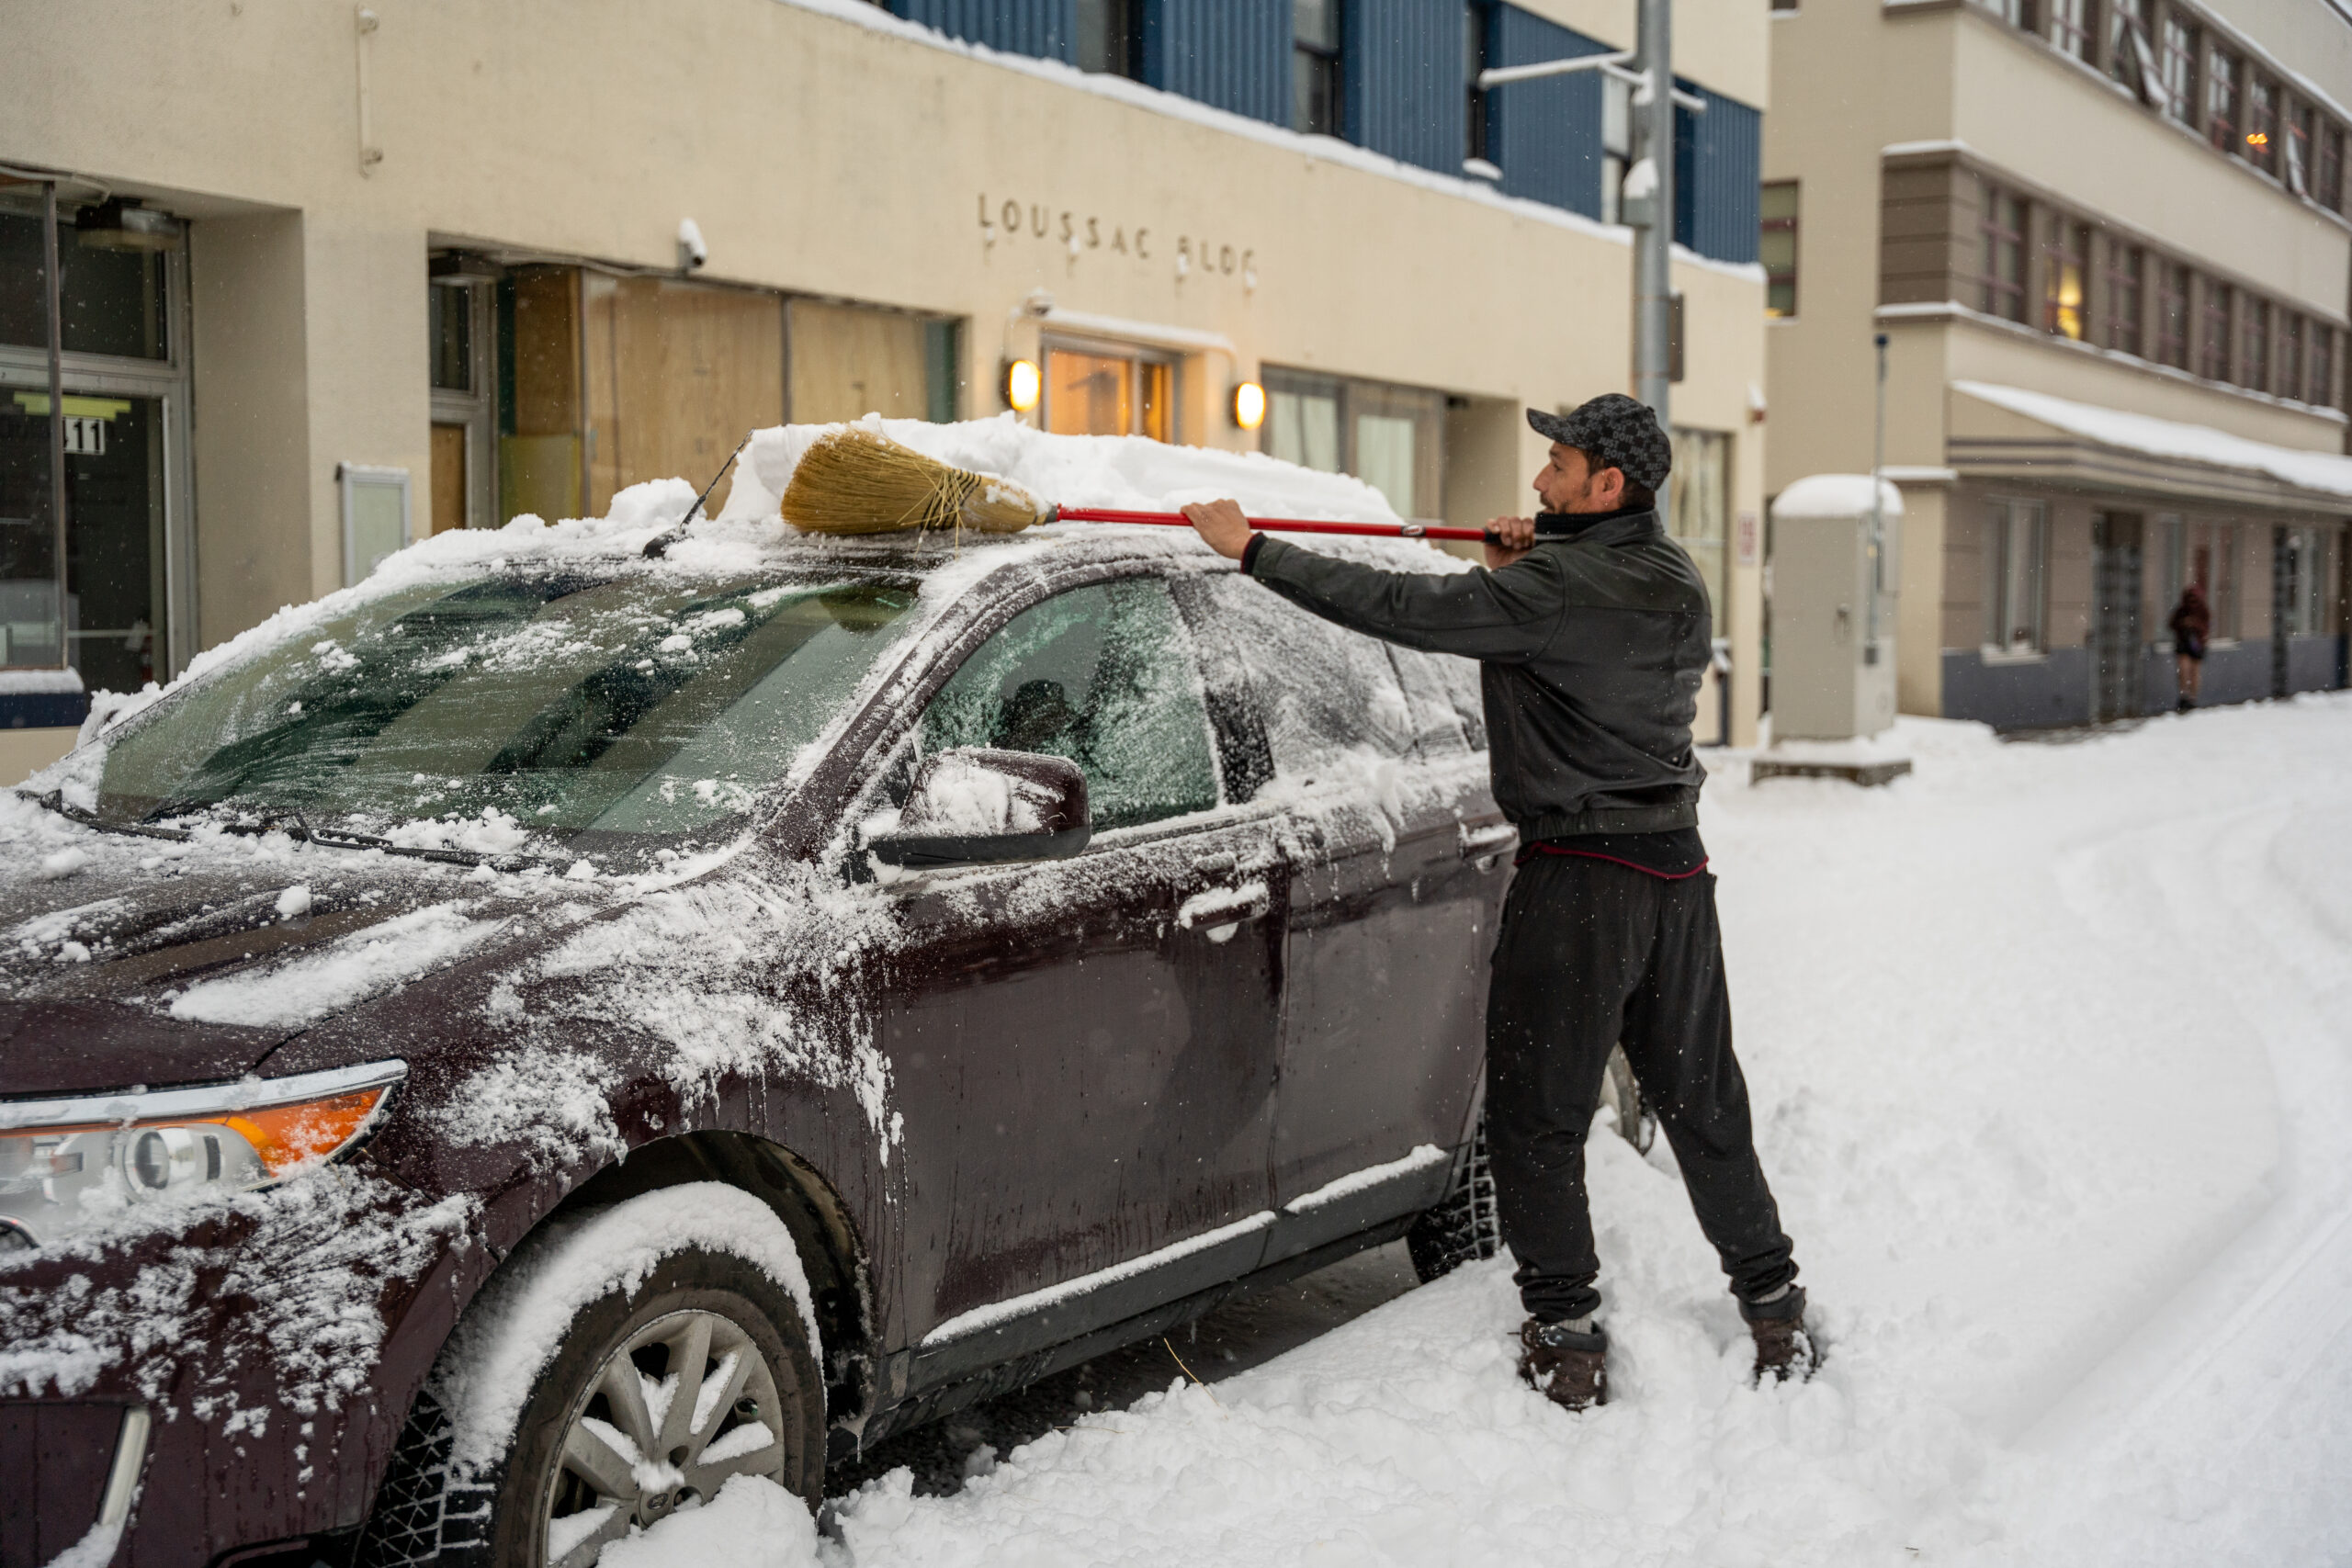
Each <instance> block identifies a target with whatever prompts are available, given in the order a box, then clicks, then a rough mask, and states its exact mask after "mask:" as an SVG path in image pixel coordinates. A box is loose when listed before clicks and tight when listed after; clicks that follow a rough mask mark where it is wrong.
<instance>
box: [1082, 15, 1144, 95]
mask: <svg viewBox="0 0 2352 1568" xmlns="http://www.w3.org/2000/svg"><path fill="white" fill-rule="evenodd" d="M1141 10H1142V0H1078V51H1077V53H1078V68H1079V69H1080V71H1098V72H1101V73H1103V74H1104V75H1106V76H1125V77H1130V78H1133V77H1138V76H1141V75H1142V74H1143V26H1142V22H1143V18H1142V17H1141V16H1140V15H1139V14H1138V13H1139V12H1140V11H1141Z"/></svg>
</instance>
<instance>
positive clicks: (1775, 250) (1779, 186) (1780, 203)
mask: <svg viewBox="0 0 2352 1568" xmlns="http://www.w3.org/2000/svg"><path fill="white" fill-rule="evenodd" d="M1758 211H1760V212H1761V213H1762V214H1763V219H1764V222H1763V230H1764V232H1763V234H1762V236H1761V237H1760V238H1759V239H1758V242H1757V246H1756V254H1757V259H1758V260H1759V261H1761V262H1762V263H1763V264H1764V313H1765V314H1766V315H1768V316H1793V315H1795V314H1796V313H1797V182H1796V181H1794V180H1776V181H1774V182H1773V183H1772V184H1770V185H1768V186H1765V187H1764V189H1763V191H1762V193H1761V195H1760V197H1759V198H1758Z"/></svg>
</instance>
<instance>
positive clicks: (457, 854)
mask: <svg viewBox="0 0 2352 1568" xmlns="http://www.w3.org/2000/svg"><path fill="white" fill-rule="evenodd" d="M17 793H18V794H20V795H22V794H23V793H24V792H23V791H21V790H20V791H18V792H17ZM25 798H26V799H28V800H30V801H32V802H33V803H34V804H35V805H37V806H40V807H45V808H46V809H48V810H51V811H54V812H56V813H57V814H58V815H59V816H60V817H62V818H65V819H66V820H67V821H69V822H78V823H80V824H81V825H82V826H83V827H85V828H94V829H97V830H98V831H99V832H101V833H124V834H128V835H130V837H132V838H137V839H168V840H172V841H173V842H175V843H186V842H187V840H190V839H192V838H194V837H195V836H196V835H195V834H194V833H193V832H192V831H191V830H190V829H186V828H156V827H151V826H149V824H150V823H151V822H152V821H153V819H154V818H157V817H162V816H166V815H176V814H184V813H186V812H189V811H194V810H197V809H199V808H200V807H207V806H217V805H219V804H220V802H218V801H209V800H187V801H181V800H174V801H166V802H165V803H164V805H163V806H160V807H156V808H155V809H154V810H153V811H151V812H149V813H148V814H147V815H146V817H144V818H141V819H140V820H139V821H137V822H112V821H108V820H107V818H103V817H101V816H99V815H98V814H97V813H96V812H95V811H85V810H84V809H83V808H82V807H78V806H76V805H74V803H73V802H71V801H69V800H67V799H66V798H65V793H64V791H62V790H54V789H53V790H51V791H50V792H49V793H48V794H47V795H25ZM287 818H293V821H294V826H293V827H291V828H289V829H286V836H287V837H288V838H289V839H293V840H298V841H300V842H302V843H306V844H320V845H323V846H324V847H325V848H327V849H331V850H363V851H364V850H380V851H381V852H384V853H385V854H388V855H403V856H406V857H407V858H408V859H410V860H429V861H437V862H439V863H441V864H443V865H486V866H489V867H490V868H491V869H492V870H493V871H519V870H521V869H522V868H523V867H525V866H526V865H529V864H532V863H534V862H543V861H544V860H545V857H543V856H539V855H524V854H484V853H482V852H480V851H478V850H437V849H428V848H426V847H424V846H423V845H420V844H396V843H394V842H393V841H392V840H390V839H385V838H379V837H378V836H377V835H376V834H373V833H352V832H346V831H345V830H344V829H340V828H313V827H311V825H310V823H309V822H307V821H305V820H304V819H303V817H302V814H301V813H300V811H297V810H295V809H293V808H292V807H271V808H267V809H265V810H264V811H263V812H262V814H261V816H260V818H258V819H255V820H249V821H242V822H223V823H221V824H220V830H221V831H222V832H224V833H238V834H243V835H244V836H246V837H249V838H258V837H260V836H261V835H262V834H264V833H266V832H268V831H269V830H270V829H272V828H275V827H277V826H278V825H279V824H281V823H283V822H284V821H285V820H286V819H287Z"/></svg>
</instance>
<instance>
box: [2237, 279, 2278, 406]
mask: <svg viewBox="0 0 2352 1568" xmlns="http://www.w3.org/2000/svg"><path fill="white" fill-rule="evenodd" d="M2238 320H2239V324H2240V326H2241V328H2242V329H2243V333H2244V341H2243V343H2242V344H2241V345H2240V347H2239V350H2238V385H2240V386H2242V387H2251V388H2252V389H2254V390H2256V391H2257V392H2267V391H2268V390H2270V304H2269V301H2267V300H2265V299H2246V300H2244V301H2242V302H2241V303H2240V304H2239V306H2238Z"/></svg>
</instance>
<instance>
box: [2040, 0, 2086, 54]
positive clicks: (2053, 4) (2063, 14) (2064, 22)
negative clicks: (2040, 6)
mask: <svg viewBox="0 0 2352 1568" xmlns="http://www.w3.org/2000/svg"><path fill="white" fill-rule="evenodd" d="M2043 3H2044V4H2045V5H2047V6H2049V8H2050V42H2051V45H2052V47H2053V48H2055V49H2056V50H2057V51H2058V52H2060V53H2061V54H2071V55H2073V56H2074V57H2075V59H2077V60H2088V59H2090V58H2091V46H2092V43H2093V39H2092V35H2091V0H2043Z"/></svg>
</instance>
